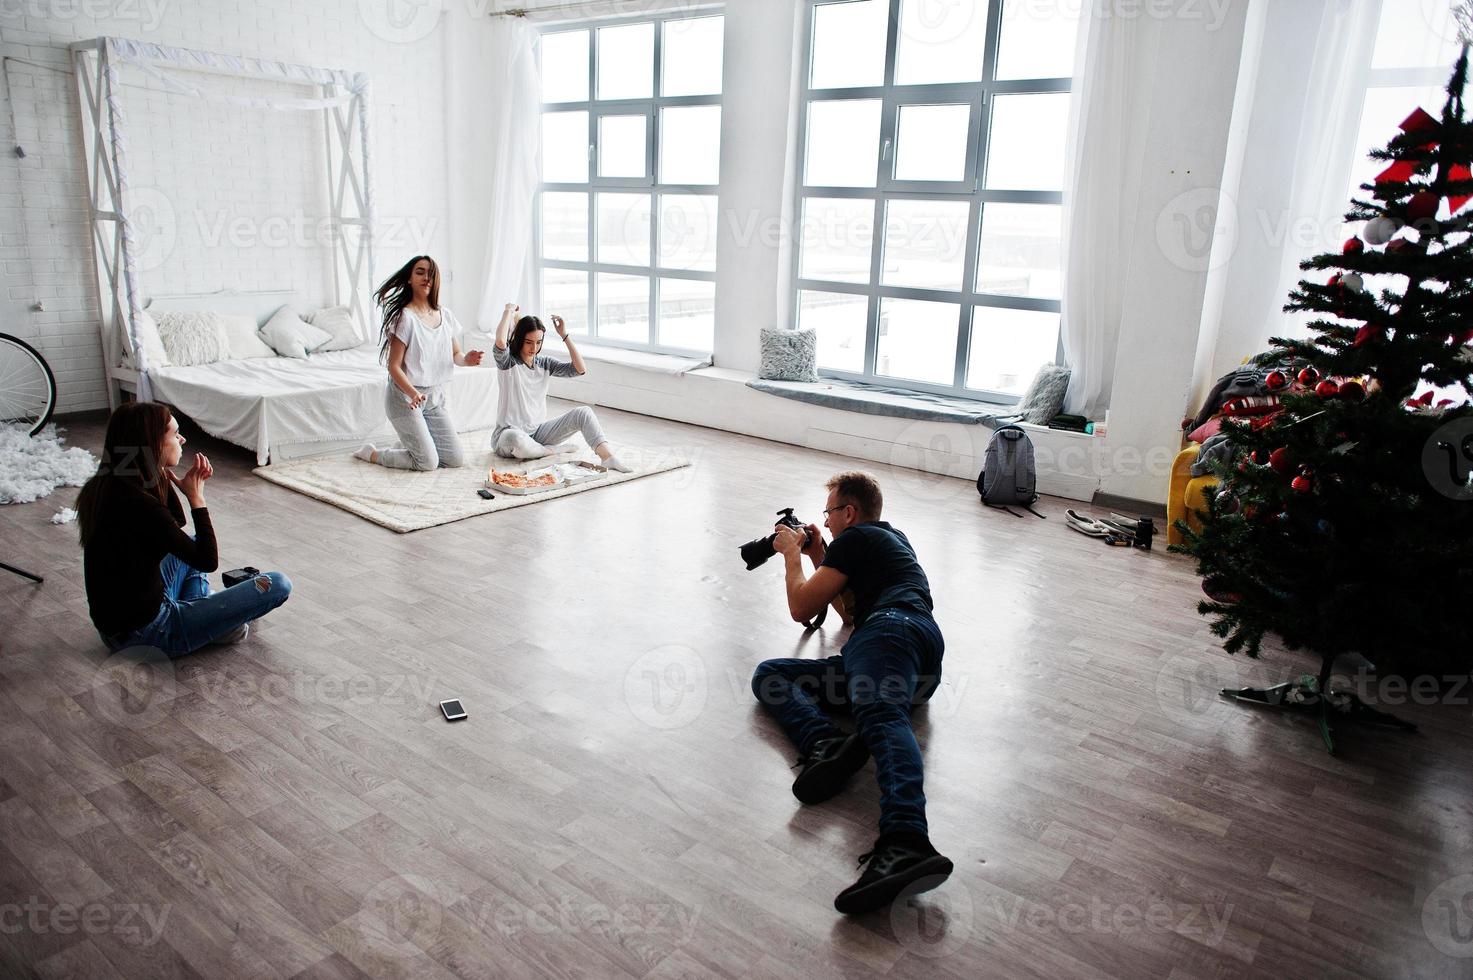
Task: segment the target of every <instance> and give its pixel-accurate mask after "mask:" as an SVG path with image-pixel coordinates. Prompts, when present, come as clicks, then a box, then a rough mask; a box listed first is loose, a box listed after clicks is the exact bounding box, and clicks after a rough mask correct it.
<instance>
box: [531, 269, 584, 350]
mask: <svg viewBox="0 0 1473 980" xmlns="http://www.w3.org/2000/svg"><path fill="white" fill-rule="evenodd" d="M542 308H543V310H545V311H546V312H547V313H549V314H552V313H556V314H557V315H558V316H560V317H562V318H563V319H564V320H566V321H568V333H578V334H586V333H588V273H586V272H579V271H577V270H574V269H543V270H542ZM523 312H529V311H526V310H524V311H523Z"/></svg>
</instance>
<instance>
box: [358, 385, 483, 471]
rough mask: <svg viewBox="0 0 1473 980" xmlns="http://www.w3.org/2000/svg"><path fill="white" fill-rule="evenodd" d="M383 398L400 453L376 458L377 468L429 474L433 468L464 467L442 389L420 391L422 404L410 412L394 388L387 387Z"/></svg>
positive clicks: (393, 451)
mask: <svg viewBox="0 0 1473 980" xmlns="http://www.w3.org/2000/svg"><path fill="white" fill-rule="evenodd" d="M386 387H387V389H388V390H387V391H386V392H385V394H384V411H385V412H386V413H387V414H388V416H389V424H390V425H392V426H393V427H394V431H395V432H396V433H398V435H399V444H400V446H401V447H402V448H400V449H385V450H383V451H382V452H380V453H379V454H378V461H379V464H380V465H381V466H388V467H390V468H392V469H396V470H432V469H434V468H435V467H437V466H464V465H465V452H464V451H463V450H462V449H461V448H460V439H459V438H458V437H457V436H456V435H455V420H454V419H452V418H451V417H450V399H449V397H448V396H447V395H446V394H445V386H444V385H436V386H435V387H433V388H421V389H420V391H421V392H423V393H424V396H425V400H424V404H423V405H421V406H419V408H410V407H409V403H408V401H407V400H406V399H405V398H404V393H403V392H402V391H400V390H399V388H398V386H396V385H394V384H392V383H391V384H389V385H387V386H386Z"/></svg>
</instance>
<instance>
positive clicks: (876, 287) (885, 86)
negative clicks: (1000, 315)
mask: <svg viewBox="0 0 1473 980" xmlns="http://www.w3.org/2000/svg"><path fill="white" fill-rule="evenodd" d="M833 2H836V0H806V7H807V9H806V11H805V16H804V19H803V25H802V32H803V33H802V38H801V40H802V45H803V46H802V49H801V50H802V52H803V59H802V66H801V68H802V72H803V77H802V85H801V88H800V90H799V105H798V130H797V132H798V138H799V139H800V140H801V143H802V156H801V158H800V160H799V166H798V177H799V181H798V188H797V214H796V215H795V218H796V221H795V225H794V226H795V228H797V229H799V235H800V240H799V241H798V242H797V243H796V247H794V248H793V250H792V251H793V258H792V279H793V295H792V303H791V306H790V310H789V313H790V316H791V322H792V323H794V324H795V325H796V324H798V323H799V322H800V319H799V318H800V315H801V309H800V307H801V302H802V293H803V292H805V291H808V292H824V293H844V294H850V295H855V296H863V297H865V298H866V300H867V309H866V314H865V345H864V346H865V349H864V369H863V371H861V372H853V371H843V370H838V369H834V368H825V367H822V366H820V367H819V374H820V375H822V376H824V377H833V378H839V379H842V380H848V381H859V382H866V383H870V384H882V385H885V386H887V387H893V388H905V389H909V390H914V391H923V392H929V393H933V394H940V395H950V396H955V397H961V398H968V399H972V400H976V401H983V402H995V403H1001V404H1011V403H1015V402H1017V401H1018V399H1019V397H1020V396H1019V395H1017V394H1013V393H1011V392H1004V391H995V390H990V389H980V388H969V387H967V386H966V372H967V363H968V360H969V356H970V354H971V341H972V327H973V319H974V313H975V310H976V308H977V307H993V308H1001V309H1012V310H1025V311H1033V312H1042V313H1055V314H1058V313H1060V312H1061V309H1062V299H1063V297H1062V289H1061V291H1060V292H1061V295H1060V298H1059V299H1039V298H1035V297H1029V296H1007V295H1002V294H998V293H979V292H977V271H978V270H977V262H978V258H979V255H980V251H981V231H982V215H983V211H984V209H985V208H986V205H988V204H1050V205H1056V206H1061V205H1062V204H1063V203H1064V191H1063V190H1062V189H1060V190H1059V191H1023V190H988V189H986V188H985V187H984V186H983V175H985V173H986V168H987V160H988V155H989V151H990V149H991V148H990V145H989V143H990V137H991V125H992V112H993V106H994V104H995V99H996V97H997V96H999V95H1004V96H1006V95H1035V94H1060V93H1065V94H1067V93H1069V92H1070V91H1072V87H1073V79H1072V78H1043V79H1008V80H997V79H996V77H995V76H996V74H997V57H998V47H999V42H1000V40H1001V34H1002V24H1003V8H1004V4H1005V3H1006V2H1007V0H991V2H990V3H989V4H988V9H987V27H986V34H985V38H984V50H983V60H982V78H981V80H980V81H977V82H945V83H936V84H911V85H897V84H895V65H896V59H897V56H898V54H899V33H900V13H901V10H900V7H901V3H902V2H904V0H888V3H889V13H888V23H887V28H886V30H887V35H886V40H885V71H884V76H883V79H882V81H881V83H880V84H879V85H874V86H863V87H849V88H820V89H815V88H813V87H812V78H813V75H812V69H813V43H814V22H815V18H816V11H817V8H818V7H820V6H824V5H826V4H829V3H833ZM838 2H842V0H838ZM853 99H879V100H880V102H881V110H880V132H879V146H878V147H877V153H876V161H875V167H876V170H875V186H874V187H832V186H824V185H817V184H814V185H810V184H808V183H807V182H806V173H807V166H808V116H809V108H810V106H811V105H812V104H813V103H815V102H823V101H842V100H853ZM963 102H965V103H967V104H969V105H970V106H971V118H970V120H969V124H968V134H967V156H966V160H967V165H966V172H965V174H964V178H963V180H961V181H947V182H940V181H903V180H898V179H896V178H894V177H893V176H891V174H892V173H893V170H894V159H895V155H896V153H897V151H898V145H897V143H896V136H897V129H898V126H899V118H900V117H899V108H900V107H901V106H910V105H955V104H960V103H963ZM810 198H852V199H864V200H867V199H870V198H873V199H874V202H875V213H874V223H873V236H874V240H873V241H872V242H871V246H870V274H869V280H868V282H867V283H853V282H842V281H833V280H827V279H806V278H803V276H802V260H803V256H802V253H803V243H802V241H801V234H802V232H801V229H802V228H803V226H804V220H805V217H804V216H805V205H806V203H807V201H808V200H809V199H810ZM906 200H912V201H951V202H956V201H966V202H968V215H967V238H966V245H965V248H964V254H963V259H962V263H963V265H962V282H961V288H960V290H950V289H934V288H920V287H911V286H887V285H884V284H883V283H882V279H883V275H884V245H885V242H884V237H885V214H886V205H887V204H888V203H889V202H890V201H906ZM1060 261H1061V263H1062V261H1063V256H1062V255H1061V256H1060ZM1061 272H1062V270H1061ZM884 299H917V300H932V301H938V302H944V303H954V304H957V305H958V306H959V307H960V310H959V316H958V323H957V343H956V356H955V363H954V364H953V372H952V383H951V384H950V385H941V384H934V383H930V382H924V381H913V380H910V379H906V378H900V377H893V376H890V375H881V374H877V373H876V372H875V368H876V360H877V358H878V352H879V326H880V323H879V321H880V305H881V302H882V301H883V300H884ZM1062 360H1063V331H1062V329H1060V331H1059V336H1058V337H1057V338H1056V340H1055V344H1054V361H1055V363H1058V362H1060V361H1062Z"/></svg>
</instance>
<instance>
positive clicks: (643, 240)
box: [597, 194, 650, 266]
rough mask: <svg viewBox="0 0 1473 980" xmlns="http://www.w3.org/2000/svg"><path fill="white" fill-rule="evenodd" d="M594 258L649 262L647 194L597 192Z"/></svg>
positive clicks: (639, 262)
mask: <svg viewBox="0 0 1473 980" xmlns="http://www.w3.org/2000/svg"><path fill="white" fill-rule="evenodd" d="M597 207H598V261H599V262H608V263H610V264H612V265H646V266H647V265H649V264H650V196H649V195H648V194H600V195H598V204H597Z"/></svg>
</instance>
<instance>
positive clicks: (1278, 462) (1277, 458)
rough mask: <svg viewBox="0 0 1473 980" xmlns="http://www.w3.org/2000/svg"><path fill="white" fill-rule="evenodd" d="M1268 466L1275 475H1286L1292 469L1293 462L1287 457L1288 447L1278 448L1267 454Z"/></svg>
mask: <svg viewBox="0 0 1473 980" xmlns="http://www.w3.org/2000/svg"><path fill="white" fill-rule="evenodd" d="M1268 465H1269V468H1270V469H1272V470H1273V471H1274V472H1275V473H1288V472H1289V471H1290V470H1292V469H1294V461H1293V459H1291V458H1290V457H1289V447H1288V446H1280V447H1279V448H1278V449H1275V450H1274V451H1273V452H1271V453H1269V454H1268Z"/></svg>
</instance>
